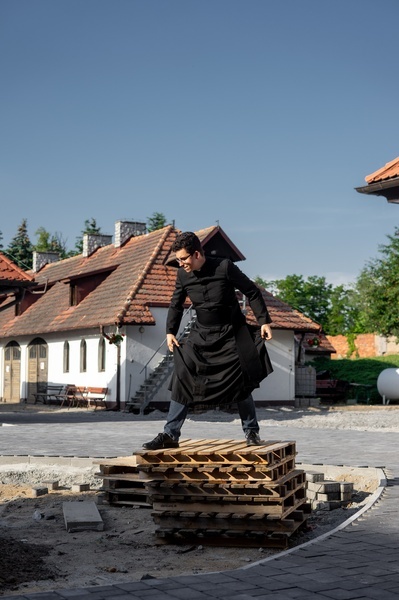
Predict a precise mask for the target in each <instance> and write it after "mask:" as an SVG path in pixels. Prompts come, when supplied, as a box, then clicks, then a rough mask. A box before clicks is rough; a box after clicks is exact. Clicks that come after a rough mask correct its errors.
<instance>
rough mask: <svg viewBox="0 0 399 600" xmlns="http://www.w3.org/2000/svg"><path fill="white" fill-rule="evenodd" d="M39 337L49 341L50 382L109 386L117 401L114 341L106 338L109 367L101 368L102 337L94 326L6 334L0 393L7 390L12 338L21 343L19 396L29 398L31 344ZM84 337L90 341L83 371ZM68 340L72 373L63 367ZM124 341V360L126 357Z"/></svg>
mask: <svg viewBox="0 0 399 600" xmlns="http://www.w3.org/2000/svg"><path fill="white" fill-rule="evenodd" d="M37 337H40V338H41V339H43V340H44V341H45V342H46V343H47V345H48V377H47V380H48V383H49V384H52V383H60V384H61V383H62V384H71V385H77V386H91V387H108V388H109V395H108V398H107V400H109V401H111V402H115V399H116V356H117V348H116V346H115V345H112V344H108V342H107V341H106V370H105V371H104V372H100V371H99V370H98V344H99V340H100V338H101V335H100V333H99V332H95V333H94V332H93V330H85V331H84V330H80V331H79V332H63V333H61V334H56V333H49V334H43V335H40V336H38V335H34V336H29V337H23V338H22V337H21V338H9V339H6V338H3V339H2V352H1V372H0V378H1V395H3V391H4V377H3V375H4V347H5V346H6V345H7V343H8V342H9V341H11V340H15V341H17V342H18V343H19V345H20V348H21V387H20V390H21V391H20V397H21V398H26V397H27V392H28V385H27V381H28V346H29V343H30V342H32V340H33V339H35V338H37ZM82 339H85V340H86V344H87V370H86V372H85V373H81V372H80V343H81V340H82ZM65 341H68V342H69V351H70V354H69V356H70V361H69V373H64V371H63V359H64V342H65ZM124 348H125V342H123V343H122V345H121V363H123V361H124Z"/></svg>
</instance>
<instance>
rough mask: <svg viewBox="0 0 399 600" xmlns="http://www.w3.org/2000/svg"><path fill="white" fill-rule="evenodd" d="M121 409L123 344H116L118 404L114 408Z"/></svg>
mask: <svg viewBox="0 0 399 600" xmlns="http://www.w3.org/2000/svg"><path fill="white" fill-rule="evenodd" d="M120 409H121V346H120V344H118V345H117V346H116V406H115V409H114V410H120Z"/></svg>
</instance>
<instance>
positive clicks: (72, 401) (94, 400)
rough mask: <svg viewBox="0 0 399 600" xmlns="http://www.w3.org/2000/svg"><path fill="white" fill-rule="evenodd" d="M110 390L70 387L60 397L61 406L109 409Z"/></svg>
mask: <svg viewBox="0 0 399 600" xmlns="http://www.w3.org/2000/svg"><path fill="white" fill-rule="evenodd" d="M107 394H108V388H102V387H91V386H89V387H86V386H76V385H68V386H67V388H66V390H65V392H64V393H63V394H60V395H59V398H60V399H61V406H64V405H67V406H68V407H69V408H70V407H73V406H75V407H86V408H89V407H90V406H94V407H95V408H98V407H100V406H102V407H104V408H107V401H106V398H107Z"/></svg>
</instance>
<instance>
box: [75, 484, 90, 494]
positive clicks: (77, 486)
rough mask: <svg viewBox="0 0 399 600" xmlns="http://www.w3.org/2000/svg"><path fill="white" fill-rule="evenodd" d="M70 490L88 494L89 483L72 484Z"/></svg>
mask: <svg viewBox="0 0 399 600" xmlns="http://www.w3.org/2000/svg"><path fill="white" fill-rule="evenodd" d="M71 490H72V491H73V492H88V491H90V483H73V484H72V487H71Z"/></svg>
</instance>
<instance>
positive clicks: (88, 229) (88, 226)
mask: <svg viewBox="0 0 399 600" xmlns="http://www.w3.org/2000/svg"><path fill="white" fill-rule="evenodd" d="M85 233H93V234H98V233H101V227H99V226H98V225H97V221H96V220H95V219H93V218H91V219H86V220H85V224H84V229H83V231H82V233H81V235H80V236H79V237H77V238H76V243H75V252H72V253H70V254H71V255H73V254H82V252H83V236H84V234H85Z"/></svg>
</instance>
